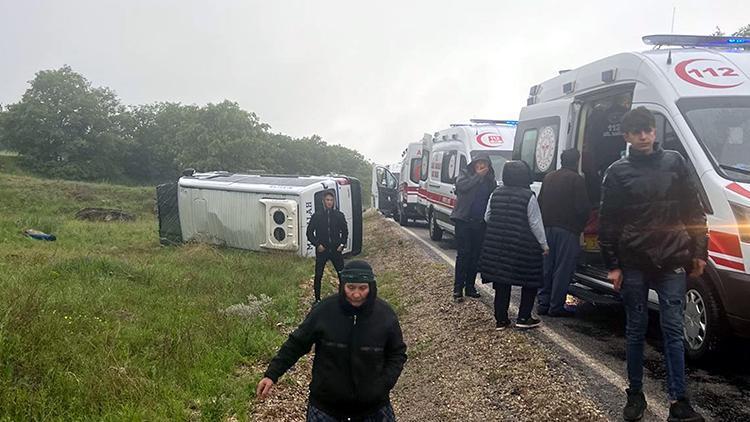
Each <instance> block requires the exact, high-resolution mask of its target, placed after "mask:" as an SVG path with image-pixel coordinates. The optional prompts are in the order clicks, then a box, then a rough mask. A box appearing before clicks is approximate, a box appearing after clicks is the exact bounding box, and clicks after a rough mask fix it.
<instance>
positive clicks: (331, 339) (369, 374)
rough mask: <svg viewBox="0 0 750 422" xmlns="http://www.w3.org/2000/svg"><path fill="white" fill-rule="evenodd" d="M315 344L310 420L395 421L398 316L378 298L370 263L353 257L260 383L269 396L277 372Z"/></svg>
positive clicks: (400, 352) (401, 353)
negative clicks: (336, 290)
mask: <svg viewBox="0 0 750 422" xmlns="http://www.w3.org/2000/svg"><path fill="white" fill-rule="evenodd" d="M313 345H315V358H314V359H313V369H312V380H311V382H310V398H309V404H308V408H307V421H308V422H338V421H361V422H391V421H395V420H396V419H395V416H394V414H393V408H392V407H391V403H390V398H389V394H390V391H391V389H393V387H394V386H395V385H396V381H397V380H398V377H399V375H400V374H401V370H402V369H403V367H404V363H405V362H406V344H404V341H403V338H402V334H401V327H400V326H399V323H398V317H397V316H396V314H395V312H393V309H391V307H390V306H389V305H388V303H386V302H385V301H383V300H381V299H378V298H377V285H376V283H375V275H374V274H373V272H372V268H371V267H370V265H369V264H368V263H367V262H365V261H351V262H349V263H347V264H346V266H345V267H344V270H343V271H341V283H340V284H339V294H338V295H335V296H329V297H327V298H326V299H325V300H323V301H322V302H320V303H319V304H318V305H317V306H315V307H313V309H312V310H311V311H310V313H309V314H308V315H307V317H306V318H305V321H304V322H302V324H301V325H300V326H299V327H297V329H296V330H294V332H293V333H291V334H290V335H289V339H287V341H286V342H285V343H284V344H283V345H282V346H281V349H280V350H279V352H278V353H277V354H276V357H274V358H273V360H272V361H271V363H270V364H269V365H268V369H267V370H266V373H265V375H264V377H263V379H262V380H260V382H259V383H258V387H257V395H258V396H259V397H260V398H265V397H266V396H268V393H269V392H270V391H271V389H272V387H273V385H274V384H275V383H276V382H277V381H278V379H279V377H281V375H282V374H284V373H285V372H286V371H287V370H289V368H291V367H292V365H294V364H295V362H297V360H299V358H301V357H302V356H303V355H305V354H306V353H308V352H309V351H310V348H311V347H312V346H313Z"/></svg>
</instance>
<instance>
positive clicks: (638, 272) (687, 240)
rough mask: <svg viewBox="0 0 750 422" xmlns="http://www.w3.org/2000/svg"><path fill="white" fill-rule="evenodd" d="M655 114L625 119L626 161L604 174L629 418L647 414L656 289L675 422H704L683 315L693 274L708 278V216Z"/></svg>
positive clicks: (606, 232) (605, 235)
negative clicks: (646, 373) (693, 395)
mask: <svg viewBox="0 0 750 422" xmlns="http://www.w3.org/2000/svg"><path fill="white" fill-rule="evenodd" d="M655 123H656V122H655V119H654V116H653V114H651V112H649V111H648V110H647V109H646V108H644V107H639V108H637V109H635V110H632V111H629V112H628V113H627V114H625V116H624V117H623V120H622V125H621V129H622V132H623V133H624V137H625V141H626V142H627V143H628V144H630V150H629V153H628V155H627V156H626V157H624V158H622V159H620V160H619V161H616V162H614V163H613V164H612V165H611V166H610V167H609V169H607V172H606V174H605V176H604V181H603V183H602V202H601V208H600V211H599V218H600V221H599V224H600V228H599V244H600V247H601V251H602V255H603V257H604V261H605V264H606V265H607V268H608V270H609V275H608V278H609V280H610V281H611V282H612V284H613V286H614V288H615V290H619V291H620V295H621V296H622V300H623V304H624V305H625V315H626V329H625V338H626V341H627V348H626V357H627V370H628V381H629V388H628V389H627V391H626V393H627V404H626V405H625V408H624V409H623V416H624V417H625V419H626V420H638V419H639V418H641V417H642V416H643V413H644V411H645V409H646V399H645V396H644V395H643V392H642V388H643V347H644V341H645V337H646V330H647V328H648V306H647V305H648V292H649V289H654V290H655V291H656V293H657V294H658V295H659V314H660V315H659V316H660V318H659V323H660V325H661V329H662V334H663V341H664V358H665V361H666V365H665V366H666V368H667V389H668V392H669V398H670V400H671V402H672V405H671V406H670V409H669V420H670V421H702V420H703V418H702V417H701V416H700V415H699V414H698V413H696V412H695V411H694V410H693V408H692V407H691V406H690V403H689V401H688V399H687V394H686V387H685V351H684V345H683V312H684V309H683V307H684V305H685V287H686V286H685V284H686V279H685V276H686V272H690V276H691V277H700V276H701V275H702V273H703V268H704V267H705V266H706V259H707V242H708V236H707V227H706V216H705V214H704V211H703V207H702V205H701V202H700V200H699V198H698V191H697V190H696V188H695V187H694V186H693V185H692V183H691V181H690V180H691V178H690V174H689V173H688V167H687V165H686V164H685V159H684V158H683V157H682V156H681V155H680V154H679V153H678V152H676V151H665V150H663V149H662V148H661V146H659V144H658V143H655V140H656V129H655V126H656V124H655Z"/></svg>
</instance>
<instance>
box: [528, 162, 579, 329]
mask: <svg viewBox="0 0 750 422" xmlns="http://www.w3.org/2000/svg"><path fill="white" fill-rule="evenodd" d="M580 158H581V154H580V153H579V152H578V150H577V149H568V150H565V151H563V153H562V154H560V161H561V163H562V167H561V168H560V169H559V170H556V171H553V172H552V173H550V174H548V175H547V176H545V177H544V182H543V183H542V190H541V191H540V192H539V207H540V208H541V210H542V220H543V221H544V231H545V234H546V236H547V243H548V244H549V249H550V252H549V254H548V255H547V256H545V257H544V284H543V286H542V289H541V290H540V291H539V295H538V296H537V303H538V304H537V313H538V314H539V315H549V316H551V317H569V316H573V315H574V313H573V312H570V311H568V310H566V309H565V307H564V306H565V297H566V296H567V294H568V286H569V285H570V280H571V279H572V278H573V273H574V272H575V269H576V264H577V263H578V255H579V254H580V253H581V245H580V237H581V232H583V228H584V226H585V225H586V220H587V219H588V217H589V213H590V212H591V204H590V203H589V197H588V194H587V192H586V181H585V180H583V176H581V175H580V174H578V162H579V160H580Z"/></svg>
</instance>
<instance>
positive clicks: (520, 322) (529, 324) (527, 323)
mask: <svg viewBox="0 0 750 422" xmlns="http://www.w3.org/2000/svg"><path fill="white" fill-rule="evenodd" d="M541 323H542V321H540V320H538V319H536V318H534V317H529V318H523V319H521V318H519V319H517V320H516V327H517V328H534V327H538V326H539V324H541Z"/></svg>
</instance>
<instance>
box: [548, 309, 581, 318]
mask: <svg viewBox="0 0 750 422" xmlns="http://www.w3.org/2000/svg"><path fill="white" fill-rule="evenodd" d="M547 316H550V317H552V318H573V317H575V316H576V313H575V312H571V311H568V310H566V309H563V310H562V311H554V312H547Z"/></svg>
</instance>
